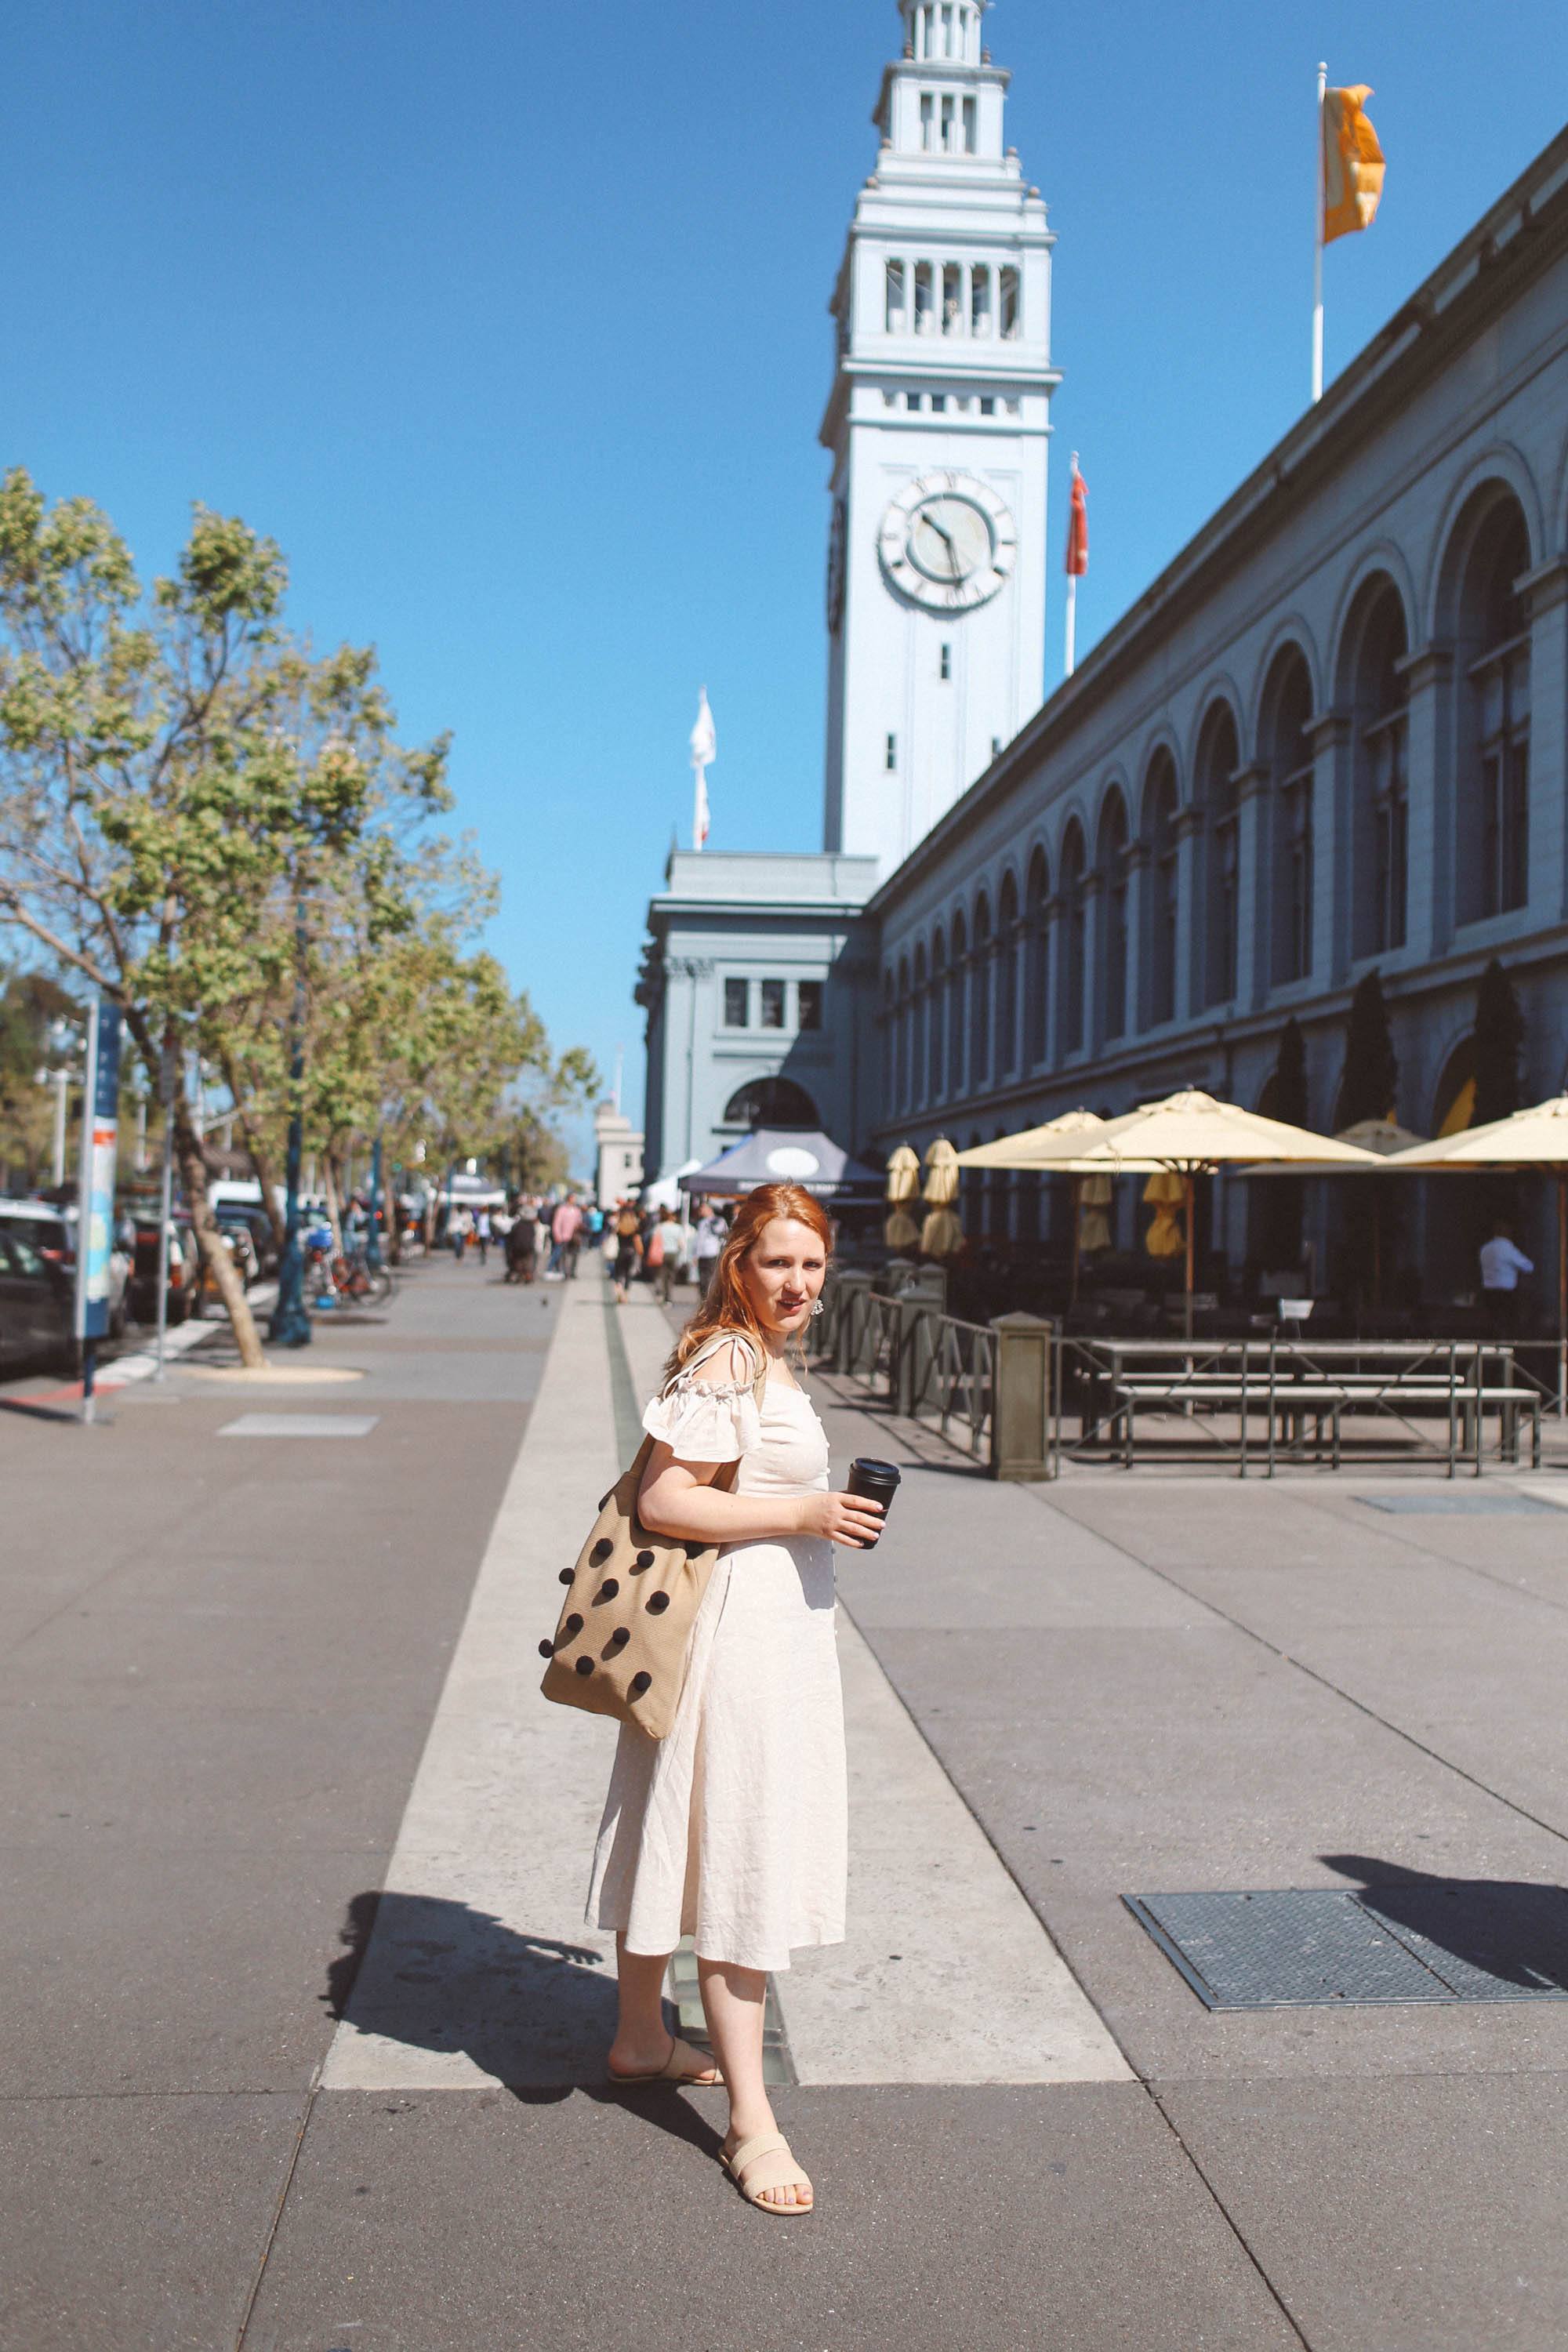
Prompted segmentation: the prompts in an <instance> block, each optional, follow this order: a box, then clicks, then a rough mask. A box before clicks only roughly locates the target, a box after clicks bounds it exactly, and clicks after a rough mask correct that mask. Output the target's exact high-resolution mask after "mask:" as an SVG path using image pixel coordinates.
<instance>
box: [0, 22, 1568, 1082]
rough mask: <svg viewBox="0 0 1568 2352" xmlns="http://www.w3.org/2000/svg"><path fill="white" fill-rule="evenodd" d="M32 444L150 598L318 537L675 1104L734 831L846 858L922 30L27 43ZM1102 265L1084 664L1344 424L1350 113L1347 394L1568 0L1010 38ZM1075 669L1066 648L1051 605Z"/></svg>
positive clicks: (540, 936) (578, 27)
mask: <svg viewBox="0 0 1568 2352" xmlns="http://www.w3.org/2000/svg"><path fill="white" fill-rule="evenodd" d="M5 14H6V48H5V66H6V70H5V78H4V88H3V91H0V186H3V189H4V204H5V235H4V251H5V280H6V298H7V299H6V303H5V333H4V338H3V342H0V417H3V419H4V439H3V443H0V458H3V459H4V462H5V463H6V464H11V463H16V462H21V463H23V464H25V465H26V466H27V467H29V468H30V469H31V471H32V472H33V473H34V474H35V476H36V477H37V478H38V479H39V481H40V482H41V483H42V485H43V486H44V488H46V489H47V491H48V492H49V493H50V494H51V495H57V494H63V493H66V492H85V493H87V494H89V495H90V496H92V497H93V498H95V499H98V500H99V501H100V503H101V504H102V505H103V506H105V507H106V508H107V509H109V511H110V514H111V515H112V516H113V517H114V518H115V520H116V521H117V522H118V523H119V524H120V526H121V529H122V530H124V531H125V532H126V533H127V535H128V536H129V538H130V540H131V541H132V546H133V547H134V548H135V550H136V551H137V554H138V556H139V558H140V559H141V560H142V562H143V563H144V565H146V566H147V567H148V568H152V567H153V566H156V565H161V564H163V563H165V562H167V561H168V560H169V558H170V556H171V554H172V553H173V551H174V548H175V547H176V545H177V544H178V541H179V539H180V536H181V534H182V532H183V530H184V524H185V520H186V517H187V514H188V509H189V505H190V502H191V500H192V499H198V498H199V499H204V500H205V501H206V503H207V504H209V505H211V506H215V507H217V508H220V509H225V510H226V511H230V512H237V513H240V514H243V515H244V516H245V517H247V520H250V521H251V522H253V523H255V524H257V525H258V526H259V527H260V528H262V529H264V530H268V531H269V532H270V533H271V534H272V535H273V536H274V537H275V538H277V539H278V540H279V541H280V542H281V544H282V546H283V547H284V549H285V550H286V551H287V553H288V555H289V561H290V564H291V569H292V580H293V591H292V601H291V610H292V615H293V618H294V619H295V621H296V622H297V623H298V624H299V625H302V626H308V627H310V629H311V630H312V631H313V632H314V634H315V635H316V636H317V638H318V639H319V640H322V641H328V640H336V639H338V638H340V637H345V636H346V637H351V638H353V639H356V640H357V639H371V640H374V642H375V643H376V644H377V646H379V648H380V651H381V656H382V662H383V667H384V675H385V677H386V680H387V683H388V686H389V688H390V689H391V691H392V693H393V696H394V698H395V701H396V703H397V706H398V708H399V710H400V712H401V715H402V719H403V722H404V727H405V733H406V734H408V735H409V736H411V737H413V736H421V735H425V734H429V733H433V732H435V731H436V730H437V729H440V728H444V727H450V728H452V729H453V730H455V733H456V739H457V742H456V759H455V767H454V778H455V782H456V784H457V788H458V795H459V803H460V814H461V822H462V823H463V824H466V825H468V826H470V827H472V828H473V830H474V831H475V832H476V834H477V835H478V837H479V845H480V847H481V849H482V851H483V853H484V855H485V856H486V857H487V858H488V859H489V862H490V863H491V864H492V865H494V866H498V867H499V868H500V872H501V875H502V877H503V881H504V887H505V893H506V897H505V908H504V912H503V914H502V915H501V917H500V920H499V921H498V922H497V924H496V926H495V928H494V931H493V934H492V943H493V945H494V946H495V947H496V949H497V950H499V952H500V954H501V955H502V956H503V957H504V958H505V960H506V961H507V963H508V965H509V967H510V970H511V971H512V973H513V975H514V977H515V979H516V981H517V982H519V984H521V985H523V986H526V987H527V988H529V989H530V990H531V992H532V994H533V997H534V999H535V1002H536V1003H537V1004H538V1005H539V1007H540V1009H541V1011H542V1013H543V1014H544V1015H545V1017H546V1019H547V1020H548V1022H549V1023H550V1025H551V1028H552V1032H553V1033H554V1034H555V1036H556V1037H557V1039H558V1040H559V1042H560V1043H562V1044H563V1045H564V1044H569V1043H577V1042H581V1043H584V1044H586V1045H589V1046H590V1047H591V1048H592V1049H593V1050H594V1052H595V1054H596V1055H598V1056H599V1058H600V1060H601V1062H602V1064H603V1065H604V1066H605V1069H606V1072H608V1071H610V1070H612V1069H613V1066H614V1060H615V1053H616V1045H617V1044H624V1045H625V1046H626V1055H627V1085H626V1106H627V1108H628V1109H629V1110H630V1111H631V1112H632V1113H633V1115H634V1116H635V1115H636V1113H637V1107H638V1103H639V1101H640V1096H641V1078H642V1070H641V1052H640V1031H641V1018H640V1015H639V1014H638V1013H637V1010H636V1008H635V1007H634V1006H633V1004H632V1003H631V1001H630V991H631V987H632V982H633V979H634V976H635V972H636V968H637V955H638V949H639V944H640V940H641V937H642V929H643V912H644V908H645V906H646V903H647V897H648V894H649V891H650V889H651V888H653V887H657V885H658V878H659V874H660V870H661V866H662V863H663V858H664V855H665V852H666V850H667V848H668V843H669V838H670V833H671V828H672V826H675V825H677V824H679V826H680V827H681V828H682V837H683V838H684V837H685V833H684V829H685V827H686V825H687V824H688V823H689V771H688V770H687V767H686V764H685V761H686V738H687V734H688V732H689V728H690V725H691V721H692V717H693V714H694V708H695V702H696V695H697V689H698V687H699V686H700V684H703V683H706V684H707V686H708V688H709V690H710V694H711V697H712V700H713V706H714V709H715V712H716V715H717V719H718V724H719V736H720V754H721V757H720V762H719V764H718V765H717V766H716V767H715V769H714V771H713V773H712V777H711V780H710V783H711V792H712V799H713V811H714V830H713V845H714V846H715V847H728V848H794V847H815V846H816V845H817V844H818V842H819V839H820V830H819V828H820V815H821V774H822V708H823V687H824V674H825V650H826V649H825V642H824V635H823V623H822V593H821V583H822V570H823V555H824V544H825V536H826V512H827V509H826V496H825V493H824V484H825V481H826V457H825V454H824V453H823V452H822V451H821V450H820V449H818V447H817V446H816V426H817V424H818V421H819V419H820V415H821V411H822V404H823V401H824V398H825V395H826V389H827V383H828V369H829V338H828V322H827V320H826V313H825V305H826V299H827V296H828V293H829V291H830V289H831V287H832V283H833V278H834V274H835V271H836V269H837V262H838V257H839V254H840V251H841V248H842V242H843V236H844V230H845V226H846V224H847V219H848V215H849V212H850V209H851V206H852V204H853V200H854V196H855V192H856V190H857V188H858V185H859V184H860V182H861V180H862V179H863V177H864V176H865V174H866V173H867V172H868V170H869V169H870V167H871V163H872V159H873V153H874V148H875V133H874V131H872V129H871V126H870V123H869V121H868V115H869V111H870V108H871V105H872V103H873V100H874V99H875V96H876V91H877V86H878V79H879V73H880V69H881V67H882V65H883V63H884V61H885V60H886V59H887V58H889V57H891V56H892V55H893V54H894V53H895V49H896V43H897V36H898V17H897V15H896V12H895V9H894V6H893V0H787V5H737V0H597V5H593V6H572V5H565V0H326V5H322V0H139V5H126V0H48V5H34V6H31V7H12V8H10V9H8V10H7V11H6V12H5ZM989 37H990V40H991V44H992V47H993V48H994V53H995V55H996V57H997V58H998V60H999V61H1000V62H1001V63H1004V64H1006V65H1009V66H1011V67H1013V68H1014V69H1015V75H1016V79H1015V83H1014V92H1013V97H1012V100H1011V103H1010V124H1011V128H1010V132H1009V136H1010V138H1011V139H1012V141H1013V142H1015V143H1016V145H1017V146H1018V148H1019V149H1020V151H1021V152H1022V155H1023V159H1024V163H1025V167H1026V171H1027V172H1028V173H1029V175H1030V176H1031V178H1033V179H1034V180H1036V181H1037V183H1038V184H1039V185H1040V188H1041V191H1042V193H1043V194H1044V195H1045V196H1046V198H1047V202H1048V204H1049V205H1050V211H1051V221H1052V226H1054V227H1055V229H1056V230H1057V232H1058V236H1059V240H1060V241H1059V243H1058V247H1057V255H1056V269H1057V276H1056V313H1055V341H1056V354H1057V359H1058V363H1059V364H1060V365H1061V366H1062V368H1063V369H1064V370H1065V381H1064V383H1063V385H1062V388H1061V391H1060V393H1059V394H1058V399H1057V404H1056V412H1055V414H1056V425H1057V436H1058V437H1057V442H1056V447H1055V452H1054V457H1053V479H1052V489H1051V513H1050V517H1049V520H1048V525H1047V528H1048V531H1049V542H1050V548H1051V563H1052V574H1053V597H1055V590H1056V586H1057V583H1058V577H1059V563H1060V550H1059V543H1060V541H1061V537H1062V531H1063V525H1064V509H1063V486H1064V480H1065V475H1066V457H1067V453H1068V450H1069V449H1071V448H1074V447H1077V448H1078V449H1079V450H1080V451H1081V453H1082V462H1083V467H1084V471H1085V474H1086V476H1087V478H1088V480H1089V491H1090V516H1091V534H1092V536H1091V569H1090V572H1089V578H1088V580H1087V582H1086V583H1085V585H1084V591H1083V593H1082V596H1081V598H1080V603H1079V642H1080V646H1083V645H1085V644H1087V643H1090V642H1092V640H1093V638H1094V637H1095V636H1096V635H1098V634H1099V633H1100V630H1101V629H1102V628H1104V627H1105V626H1106V625H1108V624H1109V623H1110V622H1111V621H1112V620H1114V619H1115V617H1116V615H1117V614H1119V613H1120V612H1121V610H1122V609H1123V608H1124V607H1125V606H1126V605H1127V604H1128V603H1129V602H1131V599H1132V598H1133V597H1134V596H1135V595H1136V594H1137V593H1139V591H1140V590H1141V589H1142V587H1143V586H1144V584H1145V583H1147V581H1148V580H1149V579H1150V577H1151V576H1152V574H1153V573H1154V572H1156V571H1157V570H1158V569H1159V568H1160V566H1161V565H1162V564H1163V562H1166V560H1167V559H1168V558H1169V557H1170V556H1171V555H1172V554H1173V552H1174V551H1175V550H1176V548H1177V547H1179V546H1180V545H1181V543H1182V542H1183V541H1184V539H1185V538H1186V537H1187V536H1188V535H1189V534H1190V532H1191V531H1192V530H1194V529H1195V528H1196V527H1197V525H1198V524H1200V523H1201V522H1202V520H1203V519H1204V517H1205V514H1206V513H1207V512H1208V511H1209V510H1210V509H1212V508H1213V507H1214V506H1215V504H1217V503H1218V501H1219V500H1220V499H1222V498H1223V497H1224V496H1225V495H1226V492H1227V491H1228V490H1229V489H1230V488H1232V487H1233V485H1234V484H1235V482H1236V481H1237V479H1238V478H1240V476H1241V475H1242V474H1244V473H1245V472H1246V471H1247V469H1248V468H1249V467H1251V466H1252V465H1253V464H1254V463H1255V462H1256V460H1257V459H1258V457H1259V456H1260V455H1261V454H1262V453H1263V451H1264V450H1266V449H1267V448H1268V446H1269V444H1270V443H1271V442H1272V441H1273V440H1275V439H1276V438H1277V436H1279V434H1280V433H1281V432H1282V431H1283V430H1284V429H1285V428H1286V427H1287V426H1288V425H1289V423H1290V422H1291V420H1292V419H1293V417H1294V416H1295V415H1297V413H1298V412H1299V410H1300V407H1301V406H1302V404H1303V401H1304V394H1305V390H1306V383H1307V369H1308V302H1309V290H1310V205H1311V174H1312V147H1311V140H1312V76H1313V69H1314V67H1315V64H1316V60H1317V59H1318V58H1319V57H1320V56H1322V57H1326V58H1327V59H1328V61H1329V66H1330V72H1331V79H1334V80H1336V81H1366V82H1370V83H1372V84H1373V86H1374V88H1375V89H1376V93H1377V95H1376V97H1375V98H1374V99H1373V100H1372V101H1371V103H1370V106H1369V112H1370V113H1371V115H1372V117H1373V121H1374V122H1375V123H1376V125H1377V128H1378V131H1379V133H1380V135H1381V137H1382V139H1383V143H1384V150H1385V152H1386V153H1387V156H1388V159H1389V171H1388V184H1387V190H1386V194H1385V196H1384V206H1383V211H1382V214H1381V215H1380V217H1379V219H1378V221H1377V224H1376V226H1374V228H1373V230H1372V232H1371V233H1370V235H1368V236H1362V237H1356V238H1351V239H1347V240H1345V241H1343V242H1342V243H1341V244H1339V245H1338V246H1336V247H1332V248H1331V250H1330V252H1329V255H1328V259H1327V273H1328V297H1329V310H1328V341H1329V369H1330V373H1331V374H1332V373H1334V372H1335V371H1336V370H1337V369H1338V368H1339V367H1341V366H1342V365H1343V363H1344V362H1345V361H1346V360H1347V359H1348V358H1350V356H1351V355H1352V353H1353V352H1354V351H1355V350H1356V349H1357V348H1358V347H1359V346H1360V344H1361V343H1362V342H1363V341H1365V340H1366V338H1367V337H1368V336H1369V335H1370V334H1372V333H1373V332H1374V331H1375V330H1376V329H1377V327H1378V326H1379V325H1380V324H1381V323H1382V322H1383V320H1384V319H1385V318H1386V317H1387V316H1388V315H1389V313H1390V312H1391V311H1392V310H1394V309H1395V308H1397V306H1398V304H1399V302H1400V301H1401V300H1402V299H1404V297H1405V294H1406V293H1407V292H1408V291H1409V289H1411V288H1412V287H1413V286H1414V285H1415V283H1416V282H1417V280H1418V279H1419V278H1422V277H1423V276H1424V275H1425V274H1426V271H1427V270H1428V269H1429V268H1431V267H1432V266H1433V264H1434V263H1435V262H1436V260H1437V259H1438V258H1439V257H1441V255H1442V254H1443V253H1444V252H1445V251H1446V250H1447V247H1449V246H1450V245H1451V244H1453V243H1454V241H1455V240H1456V239H1457V238H1458V236H1461V235H1462V234H1463V233H1464V231H1465V230H1466V228H1468V226H1469V225H1470V223H1471V222H1472V221H1473V220H1474V218H1475V217H1476V215H1478V214H1479V212H1481V211H1482V210H1483V209H1484V207H1485V206H1486V205H1488V204H1489V203H1490V202H1491V200H1492V199H1493V198H1494V197H1495V196H1496V195H1498V194H1500V192H1501V190H1502V189H1503V188H1504V187H1505V186H1506V185H1507V184H1508V182H1509V181H1510V179H1511V178H1513V176H1514V175H1515V174H1516V173H1518V172H1519V171H1520V170H1521V168H1522V166H1523V165H1524V164H1525V163H1527V162H1528V161H1529V159H1530V157H1531V155H1532V154H1534V153H1535V152H1536V151H1537V150H1538V149H1539V148H1540V147H1541V146H1542V145H1543V144H1544V143H1545V142H1546V141H1547V140H1548V139H1549V138H1550V137H1551V136H1552V133H1553V132H1554V131H1556V130H1557V128H1558V127H1559V124H1560V121H1561V120H1562V114H1563V90H1564V88H1565V87H1568V75H1565V72H1564V67H1565V65H1568V12H1565V11H1564V9H1563V5H1562V0H1508V5H1506V6H1502V7H1492V8H1489V9H1487V10H1485V11H1484V12H1482V13H1480V14H1478V12H1477V10H1476V8H1475V7H1474V5H1459V0H1382V5H1379V6H1377V7H1375V8H1372V7H1368V6H1366V5H1358V6H1353V7H1352V6H1350V5H1342V0H1330V5H1321V6H1316V7H1308V6H1305V5H1296V0H1268V5H1259V0H1210V5H1207V6H1205V7H1204V8H1202V9H1174V8H1172V7H1169V6H1167V5H1152V0H1059V5H1058V0H1001V5H998V6H997V7H996V9H995V11H994V15H993V16H992V17H991V19H990V28H989ZM1049 628H1050V651H1049V660H1048V667H1047V675H1050V674H1052V673H1054V671H1055V669H1056V667H1057V666H1058V662H1059V632H1060V611H1059V599H1058V600H1056V601H1055V603H1054V606H1053V611H1052V614H1051V616H1050V624H1049Z"/></svg>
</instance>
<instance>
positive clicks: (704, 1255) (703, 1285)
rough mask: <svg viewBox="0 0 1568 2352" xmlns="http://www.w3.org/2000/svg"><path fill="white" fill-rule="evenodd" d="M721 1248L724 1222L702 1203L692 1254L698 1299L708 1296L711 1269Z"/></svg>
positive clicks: (716, 1263) (716, 1211)
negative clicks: (694, 1259)
mask: <svg viewBox="0 0 1568 2352" xmlns="http://www.w3.org/2000/svg"><path fill="white" fill-rule="evenodd" d="M723 1246H724V1220H723V1218H722V1217H721V1215H720V1214H719V1212H718V1210H717V1209H710V1208H709V1207H708V1205H707V1204H706V1202H704V1204H703V1209H702V1213H701V1215H700V1217H699V1218H698V1220H697V1240H696V1246H695V1252H694V1255H695V1258H696V1267H697V1288H698V1292H699V1295H700V1297H703V1298H705V1297H707V1295H708V1285H709V1284H710V1281H711V1280H712V1278H713V1269H714V1267H715V1266H716V1265H718V1263H719V1255H720V1252H721V1250H722V1248H723Z"/></svg>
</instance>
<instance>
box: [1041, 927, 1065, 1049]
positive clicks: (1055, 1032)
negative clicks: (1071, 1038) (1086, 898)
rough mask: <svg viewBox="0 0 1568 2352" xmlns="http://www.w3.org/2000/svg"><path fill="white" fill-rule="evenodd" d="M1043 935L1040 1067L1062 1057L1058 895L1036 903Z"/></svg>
mask: <svg viewBox="0 0 1568 2352" xmlns="http://www.w3.org/2000/svg"><path fill="white" fill-rule="evenodd" d="M1040 922H1041V925H1042V927H1043V933H1044V936H1043V939H1042V941H1041V947H1040V970H1041V971H1043V972H1044V974H1045V978H1046V1022H1045V1033H1046V1050H1045V1053H1044V1054H1043V1055H1042V1056H1041V1058H1040V1067H1041V1068H1042V1069H1043V1070H1054V1069H1055V1068H1056V1067H1057V1066H1058V1063H1059V1062H1060V1060H1061V1057H1062V1032H1061V1018H1062V944H1061V942H1062V937H1063V933H1064V931H1065V930H1066V928H1067V927H1066V925H1065V924H1064V923H1063V921H1062V902H1061V899H1060V898H1059V897H1057V898H1046V899H1043V900H1042V901H1041V904H1040Z"/></svg>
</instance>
